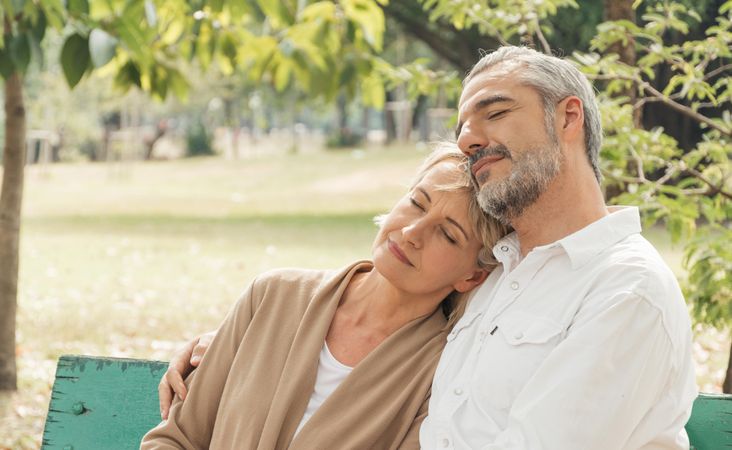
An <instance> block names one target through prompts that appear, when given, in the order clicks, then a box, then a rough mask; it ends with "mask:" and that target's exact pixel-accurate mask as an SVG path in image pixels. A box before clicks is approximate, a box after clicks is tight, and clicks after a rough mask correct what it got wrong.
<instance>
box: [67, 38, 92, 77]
mask: <svg viewBox="0 0 732 450" xmlns="http://www.w3.org/2000/svg"><path fill="white" fill-rule="evenodd" d="M90 59H91V57H90V55H89V42H88V40H87V39H86V38H85V37H84V36H82V35H80V34H72V35H71V36H69V37H68V38H67V39H66V42H65V43H64V46H63V48H62V49H61V68H62V69H63V71H64V76H65V77H66V82H67V83H68V84H69V87H72V88H73V87H74V86H76V85H77V84H79V81H80V80H81V77H82V76H83V75H84V72H86V69H87V68H88V67H89V62H90Z"/></svg>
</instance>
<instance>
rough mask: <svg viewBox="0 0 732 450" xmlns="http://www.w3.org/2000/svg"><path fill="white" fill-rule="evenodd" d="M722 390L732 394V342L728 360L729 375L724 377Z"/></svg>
mask: <svg viewBox="0 0 732 450" xmlns="http://www.w3.org/2000/svg"><path fill="white" fill-rule="evenodd" d="M722 392H724V393H725V394H732V344H730V348H729V359H728V360H727V375H726V376H725V377H724V384H723V385H722Z"/></svg>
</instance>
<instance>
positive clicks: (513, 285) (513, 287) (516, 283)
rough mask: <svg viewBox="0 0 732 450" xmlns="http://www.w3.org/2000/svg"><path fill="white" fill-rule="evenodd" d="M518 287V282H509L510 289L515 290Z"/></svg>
mask: <svg viewBox="0 0 732 450" xmlns="http://www.w3.org/2000/svg"><path fill="white" fill-rule="evenodd" d="M518 288H519V284H518V282H516V281H514V282H513V283H511V289H513V290H514V291H515V290H517V289H518Z"/></svg>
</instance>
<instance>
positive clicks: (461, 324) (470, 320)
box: [447, 312, 483, 342]
mask: <svg viewBox="0 0 732 450" xmlns="http://www.w3.org/2000/svg"><path fill="white" fill-rule="evenodd" d="M482 315H483V313H482V312H474V313H470V314H465V315H464V316H463V317H462V318H460V320H458V323H456V324H455V326H454V327H453V329H452V331H450V333H449V334H448V335H447V342H450V341H452V340H453V339H455V338H456V337H458V335H459V334H460V332H461V331H462V330H464V329H466V328H470V327H471V326H472V325H473V324H474V323H477V322H478V317H480V316H482Z"/></svg>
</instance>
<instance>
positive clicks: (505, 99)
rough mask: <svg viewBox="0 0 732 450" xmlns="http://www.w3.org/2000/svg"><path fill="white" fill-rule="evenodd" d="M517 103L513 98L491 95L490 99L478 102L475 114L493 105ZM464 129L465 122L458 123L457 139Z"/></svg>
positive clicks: (474, 107)
mask: <svg viewBox="0 0 732 450" xmlns="http://www.w3.org/2000/svg"><path fill="white" fill-rule="evenodd" d="M513 101H515V100H514V99H512V98H511V97H507V96H505V95H503V94H495V95H489V96H488V97H485V98H483V99H480V100H478V102H477V103H476V104H475V105H473V112H474V113H477V112H479V111H480V110H481V109H485V108H487V107H489V106H491V105H493V104H496V103H506V102H513ZM462 129H463V122H458V124H457V127H455V139H457V138H458V136H460V131H461V130H462Z"/></svg>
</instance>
